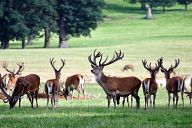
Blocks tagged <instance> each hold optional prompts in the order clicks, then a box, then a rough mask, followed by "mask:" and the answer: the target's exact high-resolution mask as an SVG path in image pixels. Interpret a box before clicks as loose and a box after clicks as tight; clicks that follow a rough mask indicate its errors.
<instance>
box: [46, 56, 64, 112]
mask: <svg viewBox="0 0 192 128" xmlns="http://www.w3.org/2000/svg"><path fill="white" fill-rule="evenodd" d="M49 62H50V64H51V67H52V68H53V70H54V72H55V79H49V80H47V81H46V83H45V94H46V97H47V109H48V105H49V96H50V95H52V96H51V105H52V109H54V108H56V106H57V104H56V103H57V102H58V96H59V93H60V82H59V80H60V77H61V69H63V67H64V65H65V61H64V60H63V59H61V63H62V64H61V67H60V68H59V69H58V70H57V69H56V68H55V66H54V64H55V62H56V61H55V60H54V58H50V61H49Z"/></svg>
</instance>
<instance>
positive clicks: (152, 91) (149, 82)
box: [142, 58, 163, 110]
mask: <svg viewBox="0 0 192 128" xmlns="http://www.w3.org/2000/svg"><path fill="white" fill-rule="evenodd" d="M162 61H163V59H162V58H160V59H159V60H157V64H155V67H154V68H152V67H151V63H150V64H149V65H148V64H147V61H146V60H142V63H143V66H144V68H145V69H147V70H148V71H149V72H150V75H151V78H146V79H144V80H143V81H142V87H143V94H144V97H145V110H146V109H147V107H148V100H149V98H150V106H152V99H151V95H153V107H154V109H155V99H156V93H157V89H158V85H157V82H156V75H157V73H158V71H159V68H160V67H161V64H162Z"/></svg>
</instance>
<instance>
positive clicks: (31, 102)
mask: <svg viewBox="0 0 192 128" xmlns="http://www.w3.org/2000/svg"><path fill="white" fill-rule="evenodd" d="M33 94H34V93H31V107H32V108H33V98H34V97H33Z"/></svg>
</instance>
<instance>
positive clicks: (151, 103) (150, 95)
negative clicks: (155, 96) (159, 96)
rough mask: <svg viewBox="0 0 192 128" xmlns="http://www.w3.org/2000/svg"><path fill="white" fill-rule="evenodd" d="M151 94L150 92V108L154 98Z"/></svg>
mask: <svg viewBox="0 0 192 128" xmlns="http://www.w3.org/2000/svg"><path fill="white" fill-rule="evenodd" d="M151 97H152V96H151V94H149V99H150V108H151V107H152V98H151Z"/></svg>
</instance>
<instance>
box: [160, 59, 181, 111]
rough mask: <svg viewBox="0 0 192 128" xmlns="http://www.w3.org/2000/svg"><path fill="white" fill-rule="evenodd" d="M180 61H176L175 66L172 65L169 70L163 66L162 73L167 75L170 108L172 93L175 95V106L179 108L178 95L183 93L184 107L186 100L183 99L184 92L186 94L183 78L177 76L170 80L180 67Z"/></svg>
mask: <svg viewBox="0 0 192 128" xmlns="http://www.w3.org/2000/svg"><path fill="white" fill-rule="evenodd" d="M179 63H180V60H179V59H175V65H174V66H173V65H171V66H170V67H169V69H168V70H167V69H166V68H164V66H163V65H161V72H163V73H164V74H165V78H166V89H167V93H168V107H169V106H170V100H171V93H173V106H174V105H175V107H177V104H178V99H179V96H178V93H179V92H181V98H182V102H183V107H184V99H183V92H184V82H183V79H182V77H179V76H175V77H172V78H170V74H171V73H173V71H174V69H175V68H176V67H177V66H178V65H179ZM175 98H176V103H175Z"/></svg>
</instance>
